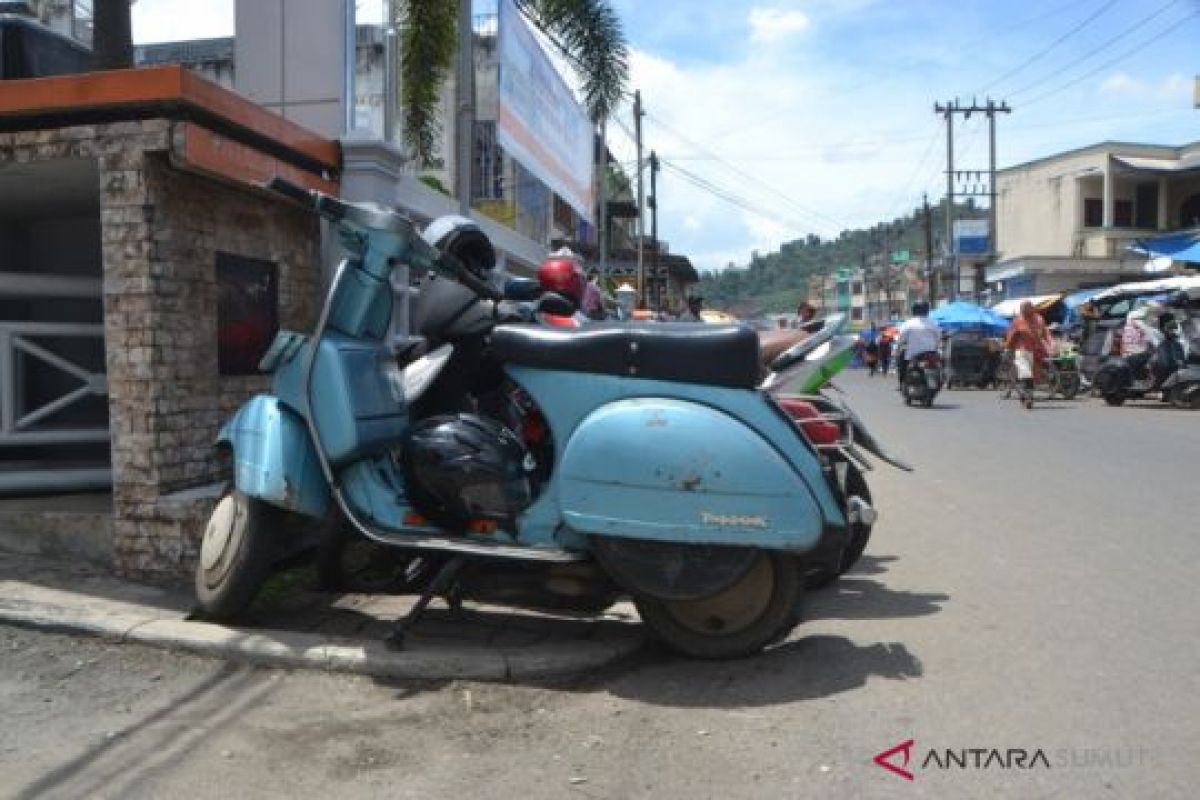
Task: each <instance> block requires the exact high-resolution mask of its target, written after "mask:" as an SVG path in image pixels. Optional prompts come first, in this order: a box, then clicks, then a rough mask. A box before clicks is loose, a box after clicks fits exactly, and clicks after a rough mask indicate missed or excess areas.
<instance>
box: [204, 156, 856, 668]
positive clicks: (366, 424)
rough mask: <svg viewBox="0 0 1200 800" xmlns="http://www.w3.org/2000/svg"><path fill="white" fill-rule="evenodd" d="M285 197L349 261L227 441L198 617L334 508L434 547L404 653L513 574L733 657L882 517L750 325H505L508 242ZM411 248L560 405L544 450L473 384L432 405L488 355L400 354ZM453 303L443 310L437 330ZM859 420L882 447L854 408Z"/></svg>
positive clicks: (511, 368)
mask: <svg viewBox="0 0 1200 800" xmlns="http://www.w3.org/2000/svg"><path fill="white" fill-rule="evenodd" d="M271 188H273V189H275V190H276V191H279V192H281V193H283V194H286V195H287V196H288V197H290V198H292V199H293V200H295V201H296V202H299V203H302V204H304V205H306V206H308V207H310V208H313V209H315V210H316V211H317V212H318V213H320V214H321V215H322V216H324V217H326V218H327V219H328V220H329V221H330V222H331V223H332V224H333V225H334V227H335V229H336V230H337V231H338V233H339V235H340V237H341V239H342V242H343V245H344V246H345V247H346V249H347V250H348V251H349V253H350V254H351V255H350V257H349V258H348V259H347V260H346V261H344V262H343V263H342V264H341V265H340V267H339V269H338V270H337V273H336V275H335V277H334V279H333V282H332V285H331V287H330V290H329V295H328V297H327V299H326V302H325V304H324V306H323V308H322V310H321V314H320V317H319V320H318V323H317V326H316V329H315V330H314V331H313V333H312V334H311V335H308V336H305V335H303V334H300V333H296V332H292V331H281V332H280V333H279V334H278V335H277V337H276V339H275V341H274V343H273V344H272V346H271V348H270V350H269V351H268V353H267V354H266V356H264V358H263V361H262V364H261V365H260V368H261V369H263V370H264V371H267V372H270V373H272V384H271V391H270V392H269V393H265V394H260V395H257V396H255V397H253V398H252V399H250V400H249V401H248V402H247V403H246V404H245V405H243V406H242V408H241V409H239V411H238V412H237V413H236V414H235V415H234V417H233V418H232V419H231V420H230V421H229V422H228V423H227V424H226V425H225V426H224V428H223V429H222V431H221V433H220V434H219V437H218V441H217V447H218V451H219V452H220V453H222V454H223V455H224V456H225V458H227V459H228V461H229V462H230V463H231V464H232V467H233V483H232V485H231V486H230V487H229V489H228V490H227V491H226V492H225V494H224V495H223V496H222V497H221V499H220V500H219V502H218V504H217V506H216V508H215V509H214V511H213V514H212V517H211V519H210V521H209V524H208V526H207V528H206V530H205V532H204V538H203V541H202V543H201V553H200V559H199V563H198V564H197V570H196V593H197V598H198V600H199V606H200V610H201V611H202V612H203V613H204V614H206V615H208V616H210V617H213V618H218V619H231V618H234V617H236V616H238V615H239V614H240V613H241V612H243V611H244V610H245V609H246V608H247V606H248V605H249V604H250V603H251V602H252V601H253V599H254V597H255V595H256V594H257V592H258V590H259V589H260V588H261V586H262V584H263V582H264V581H265V579H266V577H267V576H268V575H269V573H270V570H271V569H272V567H273V564H274V563H275V561H276V560H277V559H278V558H279V557H280V554H282V553H284V552H285V551H288V550H290V549H294V548H291V547H289V544H290V542H289V538H290V537H293V536H296V535H298V533H296V532H297V531H298V530H299V529H300V528H301V527H302V526H299V525H295V524H293V523H295V522H296V519H297V518H305V517H306V518H310V519H314V520H321V519H335V520H341V521H343V522H344V523H345V524H348V525H350V526H352V527H353V528H354V529H355V530H356V531H357V532H359V533H360V534H361V535H362V536H364V537H366V538H368V539H370V540H373V541H375V542H377V543H379V544H382V545H385V546H387V547H391V548H396V549H398V550H401V551H406V552H411V553H419V554H426V555H430V556H432V557H433V558H435V559H436V560H437V561H438V562H439V566H438V570H437V574H436V575H434V576H433V577H432V579H431V580H429V581H428V583H427V585H426V586H425V588H424V590H423V592H422V595H421V598H420V600H419V601H418V603H417V604H416V605H415V606H414V608H413V611H412V612H411V613H410V614H409V615H408V616H407V617H406V618H405V619H404V620H402V621H400V622H399V623H398V625H397V628H396V632H395V636H394V639H393V642H394V643H395V644H396V645H398V646H402V645H403V641H404V634H405V632H406V631H407V630H408V629H409V628H410V627H411V625H412V624H414V623H415V622H416V621H417V620H418V619H419V618H420V616H421V614H422V613H423V612H424V610H425V608H426V607H427V606H428V604H429V602H430V601H431V600H432V599H433V598H434V597H435V596H439V595H443V594H450V593H452V592H455V593H457V594H458V596H470V591H471V589H470V576H471V575H473V574H475V575H478V574H482V575H485V576H487V577H489V578H491V577H493V576H496V575H502V574H504V573H505V572H506V571H511V572H512V573H515V574H519V575H520V576H521V577H522V578H523V579H524V580H526V581H528V580H529V579H530V576H531V575H534V576H537V578H538V583H539V585H540V588H541V589H542V590H543V591H545V592H549V593H554V594H557V595H558V596H559V597H561V598H562V599H563V600H564V601H573V602H577V603H578V604H579V605H580V606H581V607H585V608H588V609H589V610H593V611H595V610H600V609H602V608H603V607H605V606H606V605H607V604H609V603H611V602H613V601H615V600H616V599H617V598H618V597H619V596H621V595H628V596H630V597H632V599H633V601H634V603H635V604H636V605H637V608H638V611H639V614H640V616H641V617H642V620H643V622H644V623H645V624H646V625H647V626H648V627H649V628H650V629H651V630H652V631H653V633H654V634H655V635H656V636H657V637H658V638H659V639H661V640H662V641H664V642H665V643H666V644H667V645H669V646H670V647H672V648H674V649H675V650H677V651H679V652H681V653H684V654H686V655H690V656H694V657H701V658H730V657H738V656H744V655H747V654H752V653H755V652H757V651H759V650H761V649H762V648H764V647H766V646H768V645H769V644H771V643H772V642H775V641H778V640H779V639H781V638H783V637H785V636H786V635H787V634H788V633H789V632H790V631H791V630H792V628H793V627H794V626H795V625H796V624H797V621H798V618H797V611H796V610H797V605H798V601H799V599H800V594H801V590H802V575H803V573H804V572H805V571H806V570H807V569H808V567H809V565H810V564H812V563H818V562H819V561H820V560H821V559H823V558H829V557H830V556H831V554H832V555H835V556H837V557H838V558H839V559H840V557H841V554H842V552H843V551H844V550H845V549H846V547H847V546H848V540H849V533H850V530H851V526H852V523H853V521H854V520H855V519H870V520H871V521H872V522H873V521H874V509H872V508H871V507H870V505H869V503H868V502H867V501H866V499H864V498H863V497H861V496H858V495H855V496H852V497H844V496H842V495H843V489H841V488H840V487H839V484H838V483H837V481H836V479H835V478H834V477H832V476H831V473H832V472H836V471H835V470H832V471H831V470H829V468H828V464H827V463H826V461H823V459H822V456H821V453H820V452H819V451H818V450H817V448H816V447H815V446H814V444H813V443H812V442H811V441H810V440H809V439H808V438H807V437H806V436H805V435H804V433H803V431H802V430H801V429H800V428H799V427H797V426H796V425H795V424H793V421H792V420H791V418H789V417H788V416H787V414H786V413H784V411H783V410H782V409H781V408H780V406H779V404H778V403H777V402H776V401H775V400H774V399H773V398H772V397H771V395H770V394H769V393H768V392H766V391H762V390H760V389H759V388H758V377H759V376H758V372H759V364H758V360H757V350H758V347H757V339H756V337H755V335H754V333H753V331H751V330H750V329H748V328H743V327H740V326H715V325H709V326H661V325H654V324H648V325H639V324H616V325H612V324H605V323H600V324H597V325H594V326H590V327H587V328H582V329H578V330H575V329H551V328H547V327H545V326H539V325H524V324H497V323H498V321H499V320H498V318H497V316H496V314H497V311H496V308H497V301H499V300H500V299H501V297H500V293H499V292H496V291H495V290H494V289H492V288H491V286H490V285H489V284H488V283H487V282H486V281H484V280H483V279H481V277H480V275H481V274H483V273H486V271H487V270H488V269H490V267H491V266H492V264H491V263H490V261H491V260H492V259H494V256H493V255H492V254H491V248H490V244H488V243H487V242H486V237H484V236H483V235H482V233H481V232H479V231H478V229H477V228H473V227H472V225H471V224H470V223H469V222H468V221H465V220H464V221H462V223H461V224H456V225H455V226H452V228H451V231H450V232H449V233H446V234H445V235H442V234H441V233H439V234H438V235H436V236H430V238H431V239H433V240H434V241H432V242H431V241H426V239H424V238H422V237H421V236H419V235H418V233H417V230H416V228H415V227H414V226H413V225H412V223H411V222H410V221H409V220H407V219H406V218H404V217H402V216H401V215H399V214H396V213H395V212H392V211H390V210H387V209H383V208H380V207H377V206H373V205H369V204H349V203H345V202H342V201H340V200H337V199H336V198H332V197H329V196H326V195H323V194H320V193H316V192H308V191H306V190H303V189H300V188H299V187H295V186H292V185H290V184H288V183H286V182H284V181H281V180H279V179H276V180H275V181H273V182H272V183H271ZM436 228H437V226H436V224H435V225H432V226H430V229H427V235H428V232H429V230H432V229H436ZM435 245H437V246H435ZM398 263H407V264H408V265H410V266H411V267H412V268H414V269H416V270H421V271H428V270H432V271H435V272H437V273H439V274H440V275H441V276H442V277H440V278H439V279H438V280H439V281H447V282H450V283H454V284H458V285H461V286H464V287H466V288H468V289H469V290H470V291H471V292H473V293H474V294H475V295H476V297H475V300H474V304H473V305H471V306H470V308H469V313H465V314H464V313H462V311H463V309H460V310H459V311H457V312H455V313H452V314H449V315H443V317H444V318H445V320H446V325H447V326H451V325H459V326H461V325H462V324H464V320H466V323H465V324H466V325H467V326H468V327H470V328H471V335H472V336H475V337H484V338H486V340H487V350H488V352H489V354H490V358H492V359H494V361H495V362H496V363H497V364H499V365H500V367H501V369H502V373H503V374H502V376H501V378H500V380H504V381H511V383H512V384H514V385H516V386H518V387H520V389H521V390H522V391H523V392H525V393H526V394H527V396H528V397H529V398H530V399H531V402H532V403H533V405H534V406H535V407H536V410H537V412H538V413H539V415H540V417H541V418H542V419H543V420H544V423H545V436H544V439H543V442H542V445H541V446H540V447H538V448H536V449H530V448H529V447H527V446H526V443H525V442H524V441H523V438H522V436H521V435H518V434H517V433H514V432H513V431H512V430H510V429H509V428H508V427H507V426H505V425H504V424H502V423H501V422H500V421H499V420H497V419H496V418H494V417H490V416H487V415H485V414H483V413H478V412H477V411H471V410H468V409H470V406H471V404H470V403H469V402H466V398H462V399H463V400H464V402H463V404H462V405H461V406H460V410H456V411H448V410H444V409H441V410H437V411H436V413H433V412H432V411H427V412H426V413H427V414H428V415H422V414H419V413H417V412H416V409H418V408H420V407H421V405H422V400H423V399H426V398H424V395H425V393H426V392H427V391H429V390H430V387H431V386H432V385H433V384H434V382H435V381H437V380H439V377H440V376H441V375H442V373H443V372H444V371H445V370H447V369H452V368H453V369H463V370H470V369H471V368H472V367H473V364H472V362H471V360H470V359H466V360H464V361H462V362H460V363H458V364H456V365H455V366H453V367H452V366H451V362H452V360H453V356H454V355H455V350H456V347H457V345H456V344H455V342H456V341H457V342H462V341H466V340H467V339H469V338H470V337H469V336H467V335H466V334H465V333H463V332H462V331H460V332H459V334H458V335H456V336H449V335H444V336H440V337H432V339H431V338H428V337H424V338H426V341H425V342H424V343H422V342H410V343H406V344H404V345H403V346H399V347H397V348H395V349H393V348H392V347H391V346H390V345H389V343H388V342H387V341H386V331H387V328H388V323H389V320H390V315H391V304H392V296H391V287H390V284H389V278H390V273H391V270H392V268H393V266H394V265H396V264H398ZM436 318H437V315H436V314H430V315H428V316H427V317H426V319H425V323H426V325H425V327H426V330H427V331H432V330H433V329H434V328H436V327H437V326H436V324H435V322H436ZM397 353H399V354H400V359H401V360H400V362H398V361H397ZM800 363H805V362H804V360H803V359H802V360H801V362H800ZM786 377H787V375H783V376H781V378H780V380H781V381H783V380H785V379H786ZM465 383H466V382H465V381H464V382H459V383H458V384H456V383H455V382H453V381H451V382H448V383H447V385H448V386H449V385H465ZM847 419H848V420H849V421H848V422H847V425H848V426H849V428H850V429H852V430H855V431H858V433H857V436H858V441H859V442H861V443H864V444H863V446H864V447H866V448H868V449H870V448H871V447H874V446H875V444H874V440H873V439H872V438H871V437H870V435H869V434H868V433H866V431H865V428H863V427H862V424H861V421H859V420H858V419H857V417H854V416H853V415H852V414H848V415H847ZM539 462H541V463H539Z"/></svg>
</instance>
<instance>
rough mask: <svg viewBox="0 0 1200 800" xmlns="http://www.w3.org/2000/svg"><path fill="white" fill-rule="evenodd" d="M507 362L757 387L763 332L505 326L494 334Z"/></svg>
mask: <svg viewBox="0 0 1200 800" xmlns="http://www.w3.org/2000/svg"><path fill="white" fill-rule="evenodd" d="M492 351H493V353H494V354H495V355H496V357H497V358H499V359H500V360H501V361H503V362H505V363H508V364H520V365H523V366H528V367H537V368H539V369H548V370H563V371H566V372H591V373H596V374H600V375H623V376H627V377H630V378H646V379H650V380H661V381H679V382H682V383H702V384H707V385H712V386H730V387H734V388H743V389H751V388H753V387H755V386H757V385H758V378H759V364H758V360H759V353H758V334H756V333H755V332H754V331H753V330H752V329H751V328H749V327H746V326H744V325H706V324H703V323H690V322H681V323H672V322H648V323H637V322H634V323H629V322H600V323H595V324H591V325H588V326H587V327H585V328H578V329H567V328H547V327H543V326H540V325H502V326H500V327H498V328H496V329H495V331H493V333H492Z"/></svg>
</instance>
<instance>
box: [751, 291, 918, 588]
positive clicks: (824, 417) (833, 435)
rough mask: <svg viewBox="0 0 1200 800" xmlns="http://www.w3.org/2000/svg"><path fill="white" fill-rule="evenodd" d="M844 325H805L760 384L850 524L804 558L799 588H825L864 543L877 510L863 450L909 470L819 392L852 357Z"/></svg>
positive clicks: (840, 321) (837, 319)
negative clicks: (828, 545) (816, 461)
mask: <svg viewBox="0 0 1200 800" xmlns="http://www.w3.org/2000/svg"><path fill="white" fill-rule="evenodd" d="M845 324H846V315H845V314H834V315H832V316H830V317H827V318H824V319H819V320H814V321H813V322H811V323H809V324H808V325H806V326H805V329H806V330H807V331H808V332H809V334H810V335H809V336H808V338H806V339H804V340H802V341H800V342H798V343H797V344H795V345H793V346H792V347H791V348H788V349H787V350H785V351H784V352H782V353H780V354H779V355H778V356H776V357H775V358H774V359H772V360H771V362H770V363H769V364H768V370H769V372H768V375H767V377H766V379H765V380H764V381H763V384H762V386H763V388H764V390H765V391H767V392H768V393H770V394H771V396H772V397H774V398H775V401H776V402H777V403H778V404H779V406H780V407H781V408H782V409H783V410H784V411H785V412H786V413H787V414H788V416H790V417H791V418H792V420H793V421H794V422H795V424H796V425H797V427H799V429H800V431H801V432H802V433H803V435H804V436H805V438H806V439H808V441H809V442H810V443H811V444H812V445H813V447H814V449H816V451H817V453H818V455H819V457H820V459H821V463H822V467H823V468H824V469H825V471H826V474H827V475H828V477H829V481H830V484H831V485H832V486H834V487H835V489H836V491H837V493H838V496H839V497H840V498H841V499H842V501H843V502H844V504H845V506H846V516H847V519H848V520H849V522H850V531H849V536H848V537H847V542H846V545H845V546H844V547H843V548H842V549H841V550H840V552H834V553H827V554H826V557H825V558H810V559H809V560H808V564H807V569H806V571H805V576H804V578H805V586H806V587H808V588H811V589H819V588H823V587H825V586H828V585H830V584H832V583H833V582H834V581H836V580H837V579H838V578H840V577H841V576H842V575H844V574H846V572H848V571H849V570H850V569H851V568H852V567H853V566H854V565H855V564H856V563H858V560H859V559H860V558H861V557H862V555H863V552H864V551H865V550H866V548H867V543H868V542H869V541H870V538H871V531H872V530H873V528H874V525H875V521H876V519H877V517H878V514H877V512H876V511H875V509H874V508H873V506H872V501H871V491H870V488H869V486H868V485H867V481H866V477H865V473H866V472H868V471H870V470H871V464H870V461H869V460H868V459H867V458H866V457H865V456H864V453H863V451H864V450H866V451H867V452H870V453H872V454H873V455H874V456H875V457H876V458H878V459H880V460H881V461H883V462H885V463H887V464H890V465H891V466H893V467H896V468H897V469H901V470H903V471H905V472H911V471H912V467H910V466H909V465H908V464H906V463H905V462H903V461H901V460H900V459H899V458H896V457H895V456H892V455H889V454H888V453H887V452H885V451H884V449H883V448H882V446H881V445H880V444H879V443H878V442H877V441H875V439H874V438H873V437H872V436H871V435H870V433H868V432H867V430H866V427H865V426H864V425H863V424H862V422H861V420H859V419H858V417H857V416H856V415H855V413H854V412H853V411H852V410H850V408H849V407H847V406H846V405H844V404H841V403H838V402H837V401H835V400H834V399H832V398H831V397H830V396H829V395H828V394H827V393H826V391H825V390H826V388H834V387H833V383H832V380H833V378H834V376H836V375H837V374H838V373H839V372H841V371H842V370H843V369H845V368H846V366H847V365H848V364H849V363H850V362H851V360H852V359H853V357H854V337H853V336H847V335H843V334H842V330H843V328H844V327H845Z"/></svg>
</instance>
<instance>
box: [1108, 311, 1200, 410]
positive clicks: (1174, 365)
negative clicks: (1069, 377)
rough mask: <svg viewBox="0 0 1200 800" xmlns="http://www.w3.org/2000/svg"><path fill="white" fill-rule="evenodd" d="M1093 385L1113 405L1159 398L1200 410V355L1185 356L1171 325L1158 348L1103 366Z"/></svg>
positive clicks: (1180, 406) (1112, 360)
mask: <svg viewBox="0 0 1200 800" xmlns="http://www.w3.org/2000/svg"><path fill="white" fill-rule="evenodd" d="M1092 385H1093V387H1094V388H1095V390H1096V391H1098V392H1099V393H1100V395H1101V396H1102V397H1103V398H1104V402H1106V403H1108V404H1109V405H1110V406H1119V405H1122V404H1124V402H1125V401H1126V400H1129V399H1138V398H1144V397H1147V396H1150V395H1157V396H1158V398H1159V399H1161V400H1162V401H1163V402H1164V403H1171V404H1172V405H1174V406H1175V407H1176V408H1193V409H1200V353H1197V352H1192V353H1190V354H1188V353H1186V351H1185V349H1184V347H1183V344H1182V343H1181V342H1180V340H1179V336H1178V329H1177V328H1173V327H1170V326H1168V329H1167V331H1166V332H1165V336H1164V338H1163V340H1162V341H1161V342H1159V343H1158V344H1157V345H1156V346H1155V347H1152V348H1149V349H1147V350H1145V351H1143V352H1141V353H1136V354H1134V355H1131V356H1127V357H1123V358H1111V359H1108V360H1107V361H1105V362H1104V363H1103V364H1101V365H1100V368H1099V369H1098V370H1097V371H1096V375H1095V377H1094V378H1093V379H1092Z"/></svg>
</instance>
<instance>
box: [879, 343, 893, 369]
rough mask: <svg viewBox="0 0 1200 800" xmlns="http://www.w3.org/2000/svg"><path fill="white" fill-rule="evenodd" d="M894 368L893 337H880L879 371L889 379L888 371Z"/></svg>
mask: <svg viewBox="0 0 1200 800" xmlns="http://www.w3.org/2000/svg"><path fill="white" fill-rule="evenodd" d="M891 366H892V337H891V336H889V335H888V334H886V333H885V334H883V335H882V336H880V337H879V371H880V372H881V373H883V377H885V378H886V377H887V374H888V370H889V369H891Z"/></svg>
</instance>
